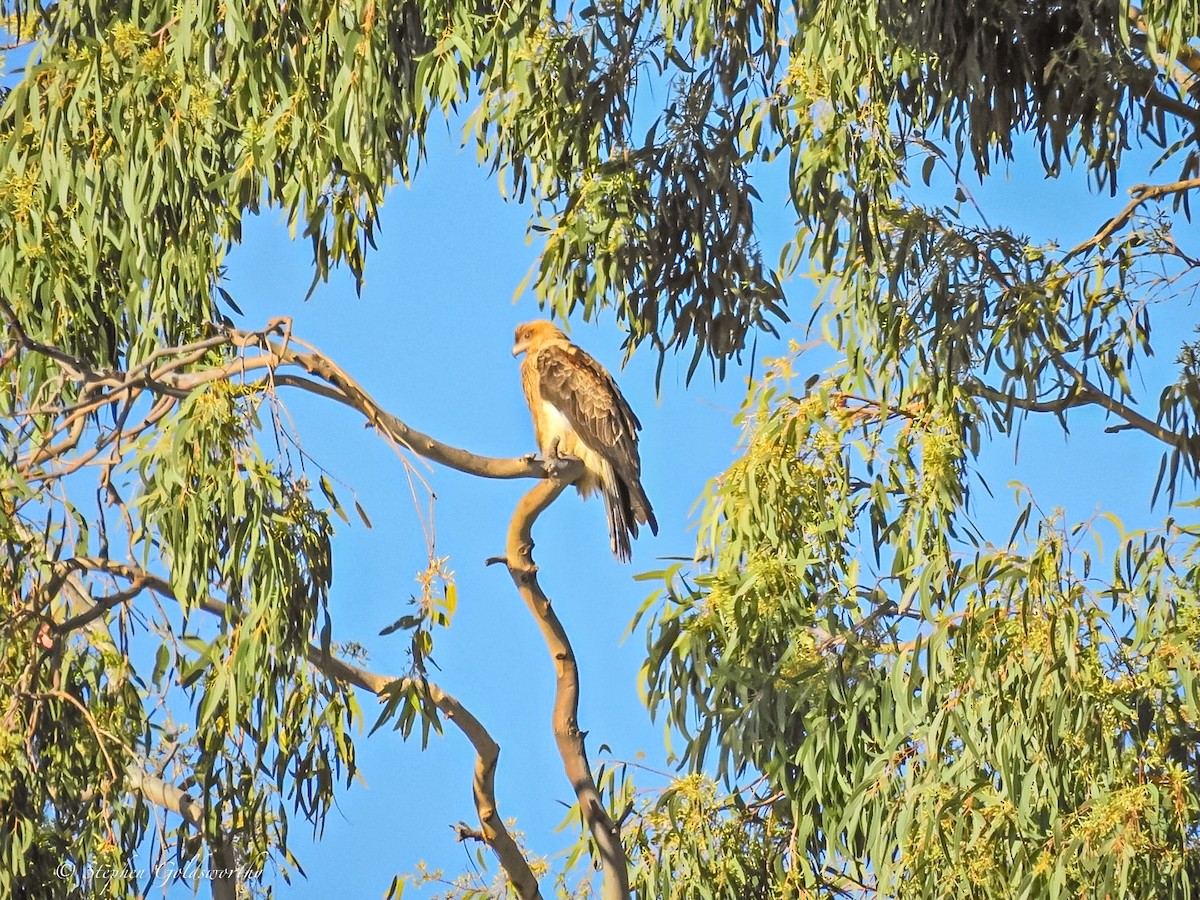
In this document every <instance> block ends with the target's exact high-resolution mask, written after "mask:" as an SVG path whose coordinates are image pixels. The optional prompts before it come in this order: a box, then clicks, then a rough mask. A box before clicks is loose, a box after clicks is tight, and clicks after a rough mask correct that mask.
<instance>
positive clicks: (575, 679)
mask: <svg viewBox="0 0 1200 900" xmlns="http://www.w3.org/2000/svg"><path fill="white" fill-rule="evenodd" d="M568 484H569V482H568V481H566V480H564V479H562V478H551V479H549V480H547V481H543V482H542V483H540V484H538V485H535V486H534V487H533V489H532V490H530V491H529V492H528V493H526V494H525V496H523V497H522V498H521V500H520V502H519V503H518V504H517V508H516V510H515V512H514V513H513V517H512V520H511V522H510V523H509V526H508V538H507V541H506V545H505V555H504V556H503V557H501V558H499V559H495V560H489V562H503V563H504V564H505V565H506V566H507V567H508V572H509V575H511V576H512V580H513V583H514V584H515V585H516V586H517V590H518V591H519V592H520V594H521V599H522V600H524V601H525V605H526V606H527V607H528V608H529V611H530V612H531V613H533V617H534V619H535V620H536V621H537V624H538V628H539V629H540V630H541V632H542V637H543V638H545V641H546V646H547V647H548V648H549V650H550V656H551V657H552V659H553V660H554V668H555V672H556V675H557V679H556V689H555V696H554V719H553V726H554V737H555V740H556V742H557V744H558V751H559V755H560V756H561V757H562V760H563V766H564V768H565V769H566V773H567V778H568V780H569V781H570V782H571V787H572V788H573V789H574V790H575V796H576V798H577V799H578V801H579V809H580V812H581V814H582V816H583V821H584V824H585V825H586V826H587V828H588V829H589V831H590V832H591V835H592V839H593V840H594V841H595V842H596V847H597V850H598V853H599V856H600V863H601V866H602V868H603V872H604V880H603V887H602V889H601V896H602V897H603V898H604V900H628V897H629V863H628V860H627V858H626V856H625V848H624V846H623V845H622V843H621V831H620V827H619V826H618V825H617V824H616V823H615V822H613V820H612V818H611V817H610V816H609V814H608V812H607V811H606V810H605V808H604V802H603V800H602V799H601V797H600V792H599V790H598V789H597V788H596V782H595V780H594V779H593V778H592V770H591V767H590V766H589V764H588V759H587V751H586V749H585V747H584V735H583V732H582V731H580V730H579V721H578V716H579V667H578V665H577V664H576V661H575V653H574V651H573V650H572V649H571V643H570V641H569V640H568V638H567V633H566V630H565V629H564V628H563V625H562V622H560V621H559V618H558V616H557V615H556V614H555V612H554V609H553V607H552V606H551V604H550V600H549V598H548V597H547V596H546V595H545V593H544V592H543V591H542V588H541V586H540V585H539V584H538V579H537V571H538V568H537V565H536V564H535V563H534V561H533V536H532V529H533V523H534V522H535V521H536V520H537V517H538V516H539V515H541V513H542V512H543V510H545V509H546V508H547V507H548V506H549V505H550V504H551V503H553V502H554V500H555V498H556V497H558V495H559V494H561V493H562V491H563V489H564V488H565V487H566V486H567V485H568Z"/></svg>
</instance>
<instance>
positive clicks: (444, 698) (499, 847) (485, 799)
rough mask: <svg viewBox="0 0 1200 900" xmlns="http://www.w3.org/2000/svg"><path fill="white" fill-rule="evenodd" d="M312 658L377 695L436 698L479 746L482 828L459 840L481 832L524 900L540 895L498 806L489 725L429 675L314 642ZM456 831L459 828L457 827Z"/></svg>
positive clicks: (475, 789)
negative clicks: (399, 670) (376, 666)
mask: <svg viewBox="0 0 1200 900" xmlns="http://www.w3.org/2000/svg"><path fill="white" fill-rule="evenodd" d="M308 659H309V662H311V663H312V665H313V666H314V667H315V668H316V669H318V670H320V671H321V672H323V673H324V674H326V675H328V676H329V677H330V678H333V679H335V680H337V681H342V682H345V683H347V684H353V685H355V686H357V687H360V688H362V689H363V690H365V691H369V692H371V693H372V694H375V695H377V696H384V694H385V692H387V691H389V690H401V691H404V690H408V689H410V688H411V689H415V690H417V691H418V692H419V693H420V694H421V695H422V696H423V698H424V699H425V700H426V701H428V702H431V703H433V704H434V705H435V706H436V707H437V708H438V710H439V711H440V712H441V713H442V715H444V716H445V717H446V718H447V719H449V720H450V721H451V722H453V723H454V724H455V725H456V726H458V730H459V731H461V732H462V733H463V734H464V735H465V736H466V738H467V740H469V741H470V742H471V745H472V746H473V747H474V748H475V775H474V779H473V782H472V793H473V795H474V798H475V811H476V813H477V814H478V816H479V830H478V831H470V832H469V834H464V832H462V831H458V834H459V840H462V839H463V837H464V836H470V837H477V838H478V839H480V840H482V841H484V842H485V843H487V845H488V846H489V847H491V848H492V850H493V851H494V852H495V854H496V856H497V858H498V859H499V860H500V865H501V866H502V867H503V868H504V871H505V873H506V874H507V875H508V879H509V881H510V882H512V886H513V888H514V889H515V890H516V891H517V895H518V896H519V897H521V898H522V900H534V898H540V897H541V896H542V895H541V891H540V889H539V888H538V883H537V878H536V877H534V874H533V871H532V870H531V869H530V868H529V863H528V861H527V860H526V859H525V855H524V853H522V852H521V848H520V847H519V846H517V842H516V841H515V840H513V837H512V835H510V834H509V833H508V829H507V828H505V827H504V821H503V820H502V819H501V818H500V813H499V810H498V809H497V806H496V764H497V762H498V760H499V758H500V745H499V744H497V743H496V741H495V740H494V739H493V738H492V736H491V734H489V733H488V730H487V729H486V728H485V727H484V726H483V723H481V722H480V721H479V720H478V719H477V718H475V716H474V715H472V714H471V712H470V711H469V710H468V709H467V708H466V707H465V706H463V705H462V703H460V702H459V700H458V699H457V698H455V697H453V696H452V695H450V694H447V693H446V692H445V691H444V690H442V689H441V688H440V687H438V686H437V685H436V684H434V683H433V682H431V681H427V680H424V679H412V678H404V679H396V678H393V677H391V676H388V675H380V674H377V673H375V672H369V671H367V670H366V669H362V668H360V667H358V666H354V665H351V664H350V663H347V662H345V661H343V660H340V659H335V658H334V657H332V656H328V655H326V654H325V653H323V652H322V651H321V650H320V648H317V647H312V648H310V649H309V651H308ZM456 831H457V829H456Z"/></svg>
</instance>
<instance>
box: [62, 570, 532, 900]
mask: <svg viewBox="0 0 1200 900" xmlns="http://www.w3.org/2000/svg"><path fill="white" fill-rule="evenodd" d="M61 565H62V566H64V567H65V568H67V569H68V570H89V571H102V572H107V573H108V574H110V575H116V576H118V577H121V578H126V579H129V580H131V581H132V582H133V584H140V585H142V586H143V589H144V588H147V587H148V588H150V589H152V590H154V591H156V592H158V593H160V594H162V595H163V596H166V597H171V598H174V594H173V593H172V592H171V586H170V584H169V583H168V582H167V581H166V579H164V578H161V577H159V576H157V575H153V574H151V573H149V572H145V571H142V570H140V569H137V568H135V567H133V566H128V565H125V564H124V563H117V562H113V561H112V560H107V559H100V558H97V557H76V558H74V559H70V560H65V561H64V562H63V563H62V564H61ZM109 599H111V598H109ZM200 607H201V608H202V609H203V610H204V611H205V612H208V613H211V614H213V615H216V616H223V615H224V614H225V604H224V603H222V602H221V601H220V600H217V599H214V598H212V597H206V598H204V599H202V600H201V601H200ZM82 617H83V614H81V615H79V616H76V617H75V618H76V619H80V618H82ZM60 627H61V626H60ZM308 661H309V663H310V664H311V665H312V666H313V668H315V669H317V670H318V671H320V672H322V673H323V674H325V675H327V676H328V677H329V678H332V679H333V680H335V681H339V682H342V683H344V684H352V685H354V686H355V687H359V688H361V689H363V690H365V691H368V692H370V693H372V694H375V695H376V696H383V695H384V694H385V692H387V691H388V690H390V689H391V690H394V689H395V688H396V687H397V686H398V687H399V688H400V689H401V690H408V689H410V688H413V689H416V690H417V691H418V692H419V693H420V694H421V695H422V697H423V699H425V700H427V701H428V702H430V703H432V704H434V705H435V706H436V707H437V708H438V710H439V711H441V713H442V715H444V716H445V717H446V718H447V719H448V720H450V721H451V722H453V723H454V724H455V725H456V726H457V727H458V730H459V731H461V732H462V733H463V735H464V736H465V737H466V738H467V740H469V741H470V742H471V745H472V746H473V747H474V748H475V776H474V781H473V784H472V792H473V794H474V798H475V810H476V812H477V813H478V815H479V825H480V831H479V832H478V833H479V834H480V835H481V836H482V838H483V840H485V841H486V842H487V843H488V845H489V846H490V847H491V848H492V850H493V851H494V852H495V853H496V856H497V858H498V859H499V860H500V865H501V866H502V867H503V868H504V871H505V873H506V874H507V875H508V878H509V880H510V881H511V882H512V885H513V887H514V888H515V889H516V890H517V893H518V895H519V896H520V897H522V898H523V900H536V898H540V897H541V892H540V890H539V888H538V883H537V878H536V877H534V874H533V871H532V870H531V869H530V868H529V863H528V861H526V859H525V855H524V854H523V853H522V851H521V848H520V847H519V846H518V845H517V842H516V841H515V840H514V839H513V837H512V835H510V834H509V833H508V830H507V829H506V828H505V827H504V821H503V820H502V819H501V818H500V813H499V810H498V808H497V805H496V765H497V762H498V761H499V758H500V745H499V744H497V743H496V741H495V740H494V739H493V738H492V736H491V734H490V733H489V732H488V730H487V729H486V728H485V727H484V725H483V723H481V722H480V721H479V720H478V719H477V718H475V716H474V715H473V714H472V713H471V712H470V710H468V709H467V708H466V707H465V706H464V705H463V704H462V703H461V702H460V701H459V700H458V699H457V698H456V697H454V696H453V695H451V694H448V693H447V692H446V691H444V690H442V689H441V688H440V687H439V686H438V685H436V684H434V683H433V682H430V681H427V680H424V679H411V678H395V677H393V676H390V675H380V674H378V673H376V672H371V671H368V670H367V669H363V668H361V667H359V666H355V665H352V664H350V663H348V662H345V661H344V660H340V659H337V658H335V657H333V656H330V655H329V654H327V653H325V652H324V651H323V650H322V649H321V648H320V647H315V646H312V647H309V649H308Z"/></svg>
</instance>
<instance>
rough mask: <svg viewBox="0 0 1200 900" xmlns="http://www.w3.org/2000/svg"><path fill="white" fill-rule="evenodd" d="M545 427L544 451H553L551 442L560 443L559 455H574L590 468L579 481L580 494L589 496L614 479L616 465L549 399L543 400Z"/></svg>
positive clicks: (577, 485) (543, 423) (585, 466)
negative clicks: (583, 437) (585, 437)
mask: <svg viewBox="0 0 1200 900" xmlns="http://www.w3.org/2000/svg"><path fill="white" fill-rule="evenodd" d="M542 427H543V429H544V434H543V437H544V440H545V443H544V444H543V445H542V448H541V449H542V452H543V453H547V452H549V450H550V447H551V445H553V444H554V443H555V442H557V444H558V455H559V456H574V457H575V458H576V459H578V460H580V461H582V462H583V467H584V468H585V469H587V471H588V473H589V474H588V475H587V476H585V477H584V478H583V479H581V480H580V481H578V482H576V483H575V486H576V487H577V488H578V489H579V493H581V494H583V495H584V496H585V497H586V496H587V495H588V494H590V493H592V491H594V490H597V489H598V488H599V487H600V486H601V485H604V484H608V483H610V482H611V481H612V467H611V466H610V465H609V463H608V460H606V459H605V458H604V457H603V456H601V455H600V454H599V453H597V452H596V451H595V450H593V449H592V448H591V447H589V446H588V445H587V444H586V443H584V441H583V439H582V438H581V437H580V436H579V434H578V432H576V431H575V429H574V427H572V425H571V423H570V421H569V420H568V419H567V417H566V416H565V415H563V413H562V410H560V409H559V408H558V407H557V406H555V405H554V404H552V403H550V402H549V401H547V400H543V401H542Z"/></svg>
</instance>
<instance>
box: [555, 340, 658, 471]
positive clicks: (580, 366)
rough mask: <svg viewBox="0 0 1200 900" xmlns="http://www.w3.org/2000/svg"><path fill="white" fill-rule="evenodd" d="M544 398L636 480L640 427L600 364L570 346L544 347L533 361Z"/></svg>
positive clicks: (583, 435)
mask: <svg viewBox="0 0 1200 900" xmlns="http://www.w3.org/2000/svg"><path fill="white" fill-rule="evenodd" d="M535 365H536V367H537V375H538V387H539V390H540V393H541V397H542V399H543V400H544V401H546V402H548V403H550V404H552V405H553V406H554V407H555V408H556V409H558V410H559V412H561V413H562V414H563V415H564V416H565V417H566V419H567V421H568V422H569V423H570V424H571V427H572V428H574V429H575V432H576V433H577V434H578V435H579V436H580V438H582V439H583V440H584V441H585V442H586V443H587V444H588V446H590V447H592V449H594V450H596V451H597V452H598V453H600V454H602V455H603V456H604V457H605V458H606V459H608V460H609V462H611V463H613V464H615V465H616V466H617V467H618V468H619V469H620V470H622V471H623V473H624V474H626V475H630V476H633V477H634V478H636V477H637V476H638V475H639V474H640V472H641V462H640V461H639V459H638V452H637V430H638V429H639V428H641V427H642V425H641V423H640V422H639V421H638V419H637V416H635V415H634V414H633V410H632V409H630V408H629V404H628V403H626V402H625V398H624V397H622V396H621V392H620V390H618V389H617V384H616V382H615V381H613V378H612V376H611V375H609V374H608V372H607V371H606V370H605V368H604V367H603V366H602V365H600V363H598V362H596V360H595V359H593V358H592V357H591V356H589V355H588V354H587V353H586V352H584V351H583V350H581V349H579V348H578V347H576V346H575V345H574V344H568V343H565V342H563V343H554V344H551V345H549V346H547V347H543V348H542V349H541V350H540V351H539V352H538V354H537V358H536V360H535Z"/></svg>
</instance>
